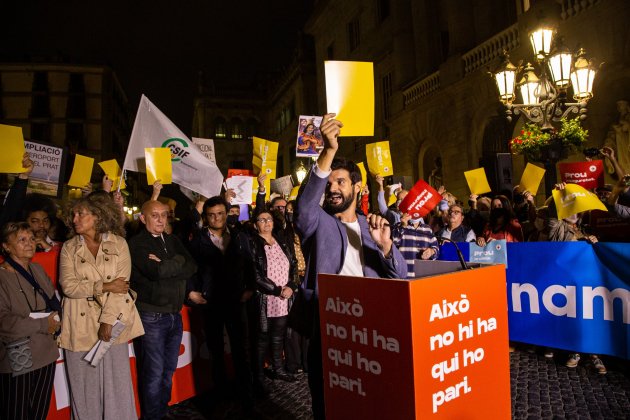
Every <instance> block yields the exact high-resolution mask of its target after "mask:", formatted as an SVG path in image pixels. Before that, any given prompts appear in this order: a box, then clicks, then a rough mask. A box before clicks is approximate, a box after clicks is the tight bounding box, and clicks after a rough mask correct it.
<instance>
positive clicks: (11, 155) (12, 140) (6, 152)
mask: <svg viewBox="0 0 630 420" xmlns="http://www.w3.org/2000/svg"><path fill="white" fill-rule="evenodd" d="M0 144H2V153H0V172H2V173H7V174H17V173H22V172H24V168H23V167H22V159H24V151H25V149H24V136H23V135H22V127H15V126H12V125H4V124H0Z"/></svg>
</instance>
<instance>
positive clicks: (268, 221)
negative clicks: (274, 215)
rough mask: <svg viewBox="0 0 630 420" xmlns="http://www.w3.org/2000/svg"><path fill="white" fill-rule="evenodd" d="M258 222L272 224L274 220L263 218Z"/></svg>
mask: <svg viewBox="0 0 630 420" xmlns="http://www.w3.org/2000/svg"><path fill="white" fill-rule="evenodd" d="M256 221H257V222H260V223H272V222H273V219H265V218H263V217H261V218H260V219H256Z"/></svg>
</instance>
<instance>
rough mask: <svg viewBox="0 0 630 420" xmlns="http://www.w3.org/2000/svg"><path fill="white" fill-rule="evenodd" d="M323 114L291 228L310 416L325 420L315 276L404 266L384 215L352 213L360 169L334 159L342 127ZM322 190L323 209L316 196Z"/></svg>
mask: <svg viewBox="0 0 630 420" xmlns="http://www.w3.org/2000/svg"><path fill="white" fill-rule="evenodd" d="M334 117H335V114H327V115H325V116H324V118H323V120H322V125H321V127H320V130H321V132H322V135H323V138H324V149H323V150H322V152H321V154H320V155H319V158H318V159H317V163H316V165H314V167H313V169H312V171H311V173H310V176H309V178H308V180H306V181H305V183H304V186H303V191H302V193H301V194H300V196H299V198H298V213H297V218H296V229H297V231H298V233H299V234H300V235H301V237H302V244H303V251H304V255H305V257H306V258H307V265H306V266H307V270H306V276H305V284H304V295H305V298H306V300H307V301H308V302H309V303H312V304H311V305H309V308H310V310H311V313H310V315H312V317H310V316H309V317H308V319H309V320H310V319H311V318H312V323H313V324H312V334H311V340H310V343H309V349H308V380H309V387H310V389H311V396H312V401H313V415H314V417H315V419H323V418H325V413H324V384H323V370H322V349H321V337H320V331H319V310H318V306H319V305H318V302H317V301H318V287H317V274H318V273H327V274H342V275H347V276H359V277H384V278H402V279H404V278H405V277H406V274H407V265H406V263H405V259H404V258H403V257H402V255H401V254H400V252H399V251H398V249H396V247H395V246H394V245H393V242H392V239H391V232H390V227H389V224H388V223H387V221H386V219H385V218H383V217H381V216H377V215H374V214H369V215H368V216H367V217H365V216H362V215H359V214H357V211H356V210H357V195H358V194H359V192H360V191H361V173H360V171H359V168H358V167H357V165H355V164H354V163H353V162H350V161H347V160H345V159H334V158H335V154H336V153H337V149H338V147H339V144H338V140H337V138H338V136H339V133H340V130H341V127H343V124H342V123H341V122H340V121H337V120H335V119H334ZM323 193H325V199H324V208H321V207H320V206H319V200H320V198H321V196H322V194H323Z"/></svg>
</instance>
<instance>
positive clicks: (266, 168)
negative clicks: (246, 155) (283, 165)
mask: <svg viewBox="0 0 630 420" xmlns="http://www.w3.org/2000/svg"><path fill="white" fill-rule="evenodd" d="M277 161H278V143H276V142H273V141H269V140H265V139H261V138H258V137H254V157H253V158H252V164H253V165H254V173H255V174H256V175H258V174H259V173H260V172H261V171H262V172H264V173H265V174H267V181H269V182H271V179H276V163H277ZM265 184H267V183H266V182H265ZM256 188H258V187H256ZM267 193H269V189H267Z"/></svg>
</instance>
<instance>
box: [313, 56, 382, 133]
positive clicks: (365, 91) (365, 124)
mask: <svg viewBox="0 0 630 420" xmlns="http://www.w3.org/2000/svg"><path fill="white" fill-rule="evenodd" d="M324 69H325V73H326V103H327V111H328V112H334V113H336V114H337V116H336V117H335V118H338V119H339V120H340V121H342V122H343V128H342V129H341V135H342V136H344V137H345V136H373V135H374V64H373V63H368V62H358V61H325V62H324Z"/></svg>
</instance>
